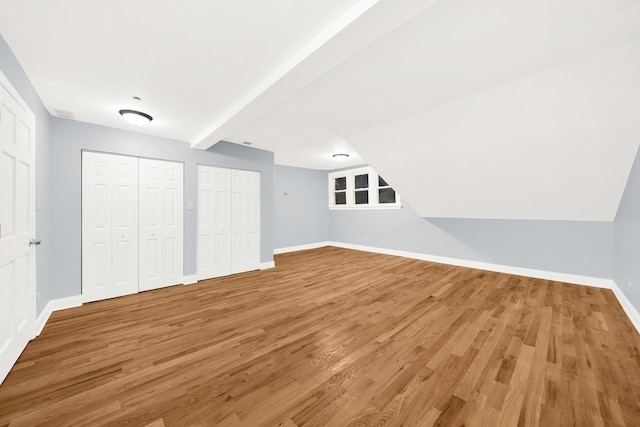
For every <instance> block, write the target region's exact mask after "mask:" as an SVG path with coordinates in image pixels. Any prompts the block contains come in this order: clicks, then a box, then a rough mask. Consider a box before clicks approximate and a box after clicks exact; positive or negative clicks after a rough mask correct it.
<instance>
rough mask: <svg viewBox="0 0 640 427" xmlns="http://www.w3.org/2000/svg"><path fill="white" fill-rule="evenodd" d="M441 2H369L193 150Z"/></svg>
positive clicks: (257, 89)
mask: <svg viewBox="0 0 640 427" xmlns="http://www.w3.org/2000/svg"><path fill="white" fill-rule="evenodd" d="M438 1H439V0H408V1H403V2H398V1H397V0H363V1H361V2H359V3H358V4H356V5H355V6H354V7H353V8H351V9H350V10H349V11H348V12H346V13H345V14H343V15H342V16H341V17H340V18H339V19H338V20H336V21H335V22H334V23H333V24H332V25H330V26H329V27H327V28H326V29H325V30H324V31H322V32H321V33H319V34H318V35H317V36H316V37H315V38H314V39H313V40H312V41H311V42H310V43H309V44H307V45H306V46H305V47H304V48H303V49H301V50H300V51H299V52H298V53H296V54H295V55H294V56H292V57H291V58H290V59H289V60H288V61H287V62H285V63H284V64H282V66H280V67H279V68H278V69H277V70H276V71H274V72H273V73H272V74H270V75H269V76H267V77H266V78H265V79H264V80H263V81H262V82H261V83H260V84H259V85H257V86H256V87H255V88H253V89H252V90H251V91H250V92H248V93H247V94H246V95H245V96H243V97H242V98H241V99H240V101H239V102H238V103H237V104H235V105H233V106H232V107H231V108H229V110H227V112H226V113H225V114H224V115H222V116H221V117H218V118H216V119H215V121H214V122H213V124H212V125H211V127H210V128H209V129H208V130H207V131H206V132H204V133H203V134H202V135H201V136H200V137H199V138H196V140H194V141H192V143H191V147H192V148H197V149H200V150H206V149H208V148H209V147H211V146H213V145H214V144H216V143H217V142H219V141H221V140H223V139H224V138H226V137H227V136H228V135H230V134H232V133H233V132H235V131H236V130H238V129H240V128H241V127H242V126H245V125H247V124H248V123H250V122H251V121H253V120H254V119H256V118H257V117H259V116H261V115H262V114H264V113H266V112H267V111H269V110H270V109H271V108H273V107H274V106H276V105H277V104H279V103H280V102H281V101H283V100H284V99H286V98H288V97H289V96H291V95H292V94H294V93H295V92H296V91H298V90H300V89H301V88H303V87H305V86H307V85H308V84H309V83H311V82H313V81H314V80H315V79H317V78H318V77H320V76H322V75H323V74H324V73H326V72H327V71H329V70H331V69H332V68H334V67H335V66H336V65H338V64H340V63H342V62H343V61H345V60H346V59H348V58H350V57H351V56H353V55H355V54H356V53H358V52H359V51H361V50H362V49H364V48H365V47H366V46H368V45H370V44H371V43H373V42H374V41H375V40H377V39H379V38H380V37H382V36H384V35H385V34H387V33H389V32H390V31H392V30H393V29H395V28H397V27H398V26H400V25H401V24H403V23H404V22H406V21H407V20H409V19H411V18H412V17H414V16H415V15H417V14H419V13H420V12H422V11H423V10H425V9H427V8H429V7H431V6H432V5H434V4H435V3H437V2H438Z"/></svg>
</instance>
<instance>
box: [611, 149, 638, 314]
mask: <svg viewBox="0 0 640 427" xmlns="http://www.w3.org/2000/svg"><path fill="white" fill-rule="evenodd" d="M614 228H615V248H614V259H615V281H616V283H617V285H618V286H619V287H620V289H622V292H624V293H625V295H626V296H627V298H629V301H631V304H633V305H634V307H635V308H636V310H638V311H640V152H639V153H638V154H636V158H635V161H634V163H633V168H632V169H631V174H630V175H629V180H628V181H627V186H626V188H625V190H624V194H623V196H622V200H621V201H620V206H619V207H618V214H617V215H616V221H615V223H614Z"/></svg>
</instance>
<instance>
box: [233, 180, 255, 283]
mask: <svg viewBox="0 0 640 427" xmlns="http://www.w3.org/2000/svg"><path fill="white" fill-rule="evenodd" d="M232 180H233V195H232V206H231V211H232V224H231V227H232V241H231V252H232V255H231V273H232V274H235V273H242V272H245V271H251V270H257V269H258V268H259V266H260V257H259V251H260V203H259V201H260V200H259V197H260V173H258V172H253V171H243V170H233V171H232Z"/></svg>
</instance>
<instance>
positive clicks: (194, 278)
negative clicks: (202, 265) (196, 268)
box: [182, 274, 198, 285]
mask: <svg viewBox="0 0 640 427" xmlns="http://www.w3.org/2000/svg"><path fill="white" fill-rule="evenodd" d="M182 283H183V284H185V285H193V284H194V283H198V275H197V274H191V275H189V276H183V277H182Z"/></svg>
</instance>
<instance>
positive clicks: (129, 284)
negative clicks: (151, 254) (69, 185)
mask: <svg viewBox="0 0 640 427" xmlns="http://www.w3.org/2000/svg"><path fill="white" fill-rule="evenodd" d="M111 207H112V212H113V217H112V235H111V241H112V251H113V252H112V253H113V256H112V263H113V264H112V265H113V270H112V271H113V272H112V281H113V291H112V296H114V297H116V296H121V295H129V294H133V293H136V292H138V266H137V264H136V262H135V259H136V258H137V254H138V159H137V158H135V157H128V156H114V160H113V194H112V204H111Z"/></svg>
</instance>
